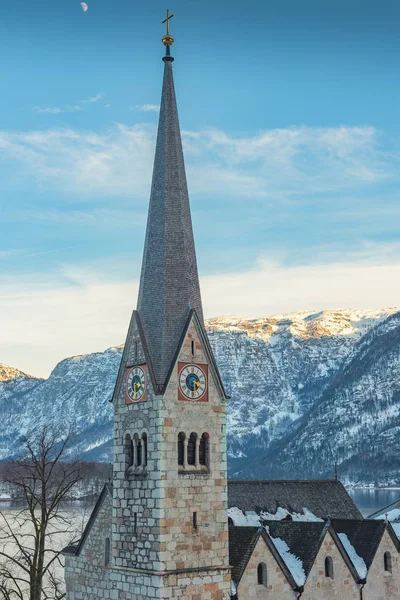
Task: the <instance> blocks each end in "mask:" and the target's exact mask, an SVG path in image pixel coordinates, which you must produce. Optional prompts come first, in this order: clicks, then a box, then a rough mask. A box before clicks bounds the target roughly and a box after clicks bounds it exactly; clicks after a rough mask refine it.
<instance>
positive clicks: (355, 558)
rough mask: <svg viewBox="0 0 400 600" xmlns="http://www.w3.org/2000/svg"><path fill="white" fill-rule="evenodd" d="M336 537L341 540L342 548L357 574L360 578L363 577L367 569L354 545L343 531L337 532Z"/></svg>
mask: <svg viewBox="0 0 400 600" xmlns="http://www.w3.org/2000/svg"><path fill="white" fill-rule="evenodd" d="M338 537H339V539H340V541H341V542H342V544H343V546H344V549H345V550H346V552H347V554H348V556H349V558H350V560H351V562H352V563H353V565H354V568H355V570H356V571H357V573H358V576H359V577H360V579H365V578H366V576H367V573H368V569H367V565H366V564H365V561H364V559H363V558H362V557H361V556H359V555H358V554H357V552H356V551H355V548H354V546H352V544H351V543H350V540H349V538H348V537H347V535H346V534H345V533H338Z"/></svg>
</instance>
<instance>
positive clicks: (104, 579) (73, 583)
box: [65, 494, 114, 600]
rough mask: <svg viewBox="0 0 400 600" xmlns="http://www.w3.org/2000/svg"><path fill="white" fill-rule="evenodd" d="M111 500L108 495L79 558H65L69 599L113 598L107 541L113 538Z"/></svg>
mask: <svg viewBox="0 0 400 600" xmlns="http://www.w3.org/2000/svg"><path fill="white" fill-rule="evenodd" d="M111 516H112V498H111V495H110V494H107V496H106V498H105V499H104V501H103V504H102V506H101V508H100V510H99V512H98V515H97V519H96V520H95V522H94V523H93V526H92V528H91V530H90V532H89V535H88V537H87V539H86V542H85V544H84V546H83V548H82V551H81V553H80V555H79V556H71V555H69V554H68V555H66V556H65V583H66V590H67V600H95V598H107V599H111V598H114V596H112V595H111V586H110V579H109V573H110V568H109V567H107V566H106V565H105V541H106V538H111V529H112V527H111Z"/></svg>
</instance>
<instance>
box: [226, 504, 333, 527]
mask: <svg viewBox="0 0 400 600" xmlns="http://www.w3.org/2000/svg"><path fill="white" fill-rule="evenodd" d="M228 517H230V518H231V519H232V521H233V524H234V525H236V526H239V527H244V526H247V527H248V526H255V527H258V526H260V525H262V524H263V521H283V519H286V518H287V517H291V520H292V521H302V522H308V523H310V522H317V521H319V522H323V519H320V518H319V517H317V516H316V515H314V513H312V512H311V511H310V510H308V508H303V512H302V513H297V512H289V511H288V510H286V508H281V507H280V506H279V507H278V509H277V511H276V513H274V514H272V513H269V512H266V511H260V513H259V514H258V513H256V512H255V511H242V510H240V508H237V507H236V506H232V507H231V508H228Z"/></svg>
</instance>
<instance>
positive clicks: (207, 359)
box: [166, 310, 228, 402]
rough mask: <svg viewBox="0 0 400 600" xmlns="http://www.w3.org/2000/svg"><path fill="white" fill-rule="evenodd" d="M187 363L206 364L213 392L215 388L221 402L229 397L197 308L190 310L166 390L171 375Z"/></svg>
mask: <svg viewBox="0 0 400 600" xmlns="http://www.w3.org/2000/svg"><path fill="white" fill-rule="evenodd" d="M185 364H198V365H199V366H201V365H206V366H207V373H206V375H207V378H208V383H209V386H211V388H212V392H213V393H214V390H215V394H217V395H218V396H219V398H220V401H221V402H224V401H226V400H227V399H228V396H227V394H226V392H225V388H224V385H223V383H222V379H221V375H220V372H219V369H218V366H217V363H216V362H215V358H214V354H213V351H212V349H211V345H210V342H209V340H208V336H207V333H206V331H205V329H204V327H203V325H202V323H201V322H200V320H199V318H198V316H197V313H196V311H195V310H191V311H190V314H189V316H188V318H187V321H186V325H185V328H184V329H183V331H182V335H181V339H180V341H179V344H178V347H177V349H176V353H175V356H174V359H173V362H172V364H171V367H170V370H169V373H168V377H167V380H166V392H167V390H168V386H169V384H170V380H171V377H173V375H174V373H175V374H176V373H178V374H179V372H180V371H181V369H182V367H183V366H184V365H185ZM211 388H210V389H211ZM178 396H179V394H178ZM207 396H209V395H207ZM181 400H183V398H181Z"/></svg>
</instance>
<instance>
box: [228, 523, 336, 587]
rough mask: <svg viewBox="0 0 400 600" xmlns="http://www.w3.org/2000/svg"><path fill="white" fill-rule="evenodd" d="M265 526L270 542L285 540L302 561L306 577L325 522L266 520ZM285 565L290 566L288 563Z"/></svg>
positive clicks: (321, 539) (320, 540)
mask: <svg viewBox="0 0 400 600" xmlns="http://www.w3.org/2000/svg"><path fill="white" fill-rule="evenodd" d="M265 526H266V528H267V532H268V535H269V536H270V538H271V539H272V542H274V539H276V538H279V539H281V540H283V541H284V542H286V544H287V545H288V547H289V549H290V552H291V554H293V555H294V556H296V557H297V558H298V559H300V561H301V562H302V564H303V569H304V574H305V577H307V576H308V574H309V572H310V571H311V567H312V566H313V564H314V560H315V557H316V556H317V554H318V551H319V549H320V546H321V543H322V541H323V539H324V536H325V532H326V529H327V525H326V523H324V522H314V523H309V522H304V521H302V522H300V521H266V522H265ZM238 529H239V528H238ZM287 566H288V568H290V565H289V564H287ZM303 583H304V582H303Z"/></svg>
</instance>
